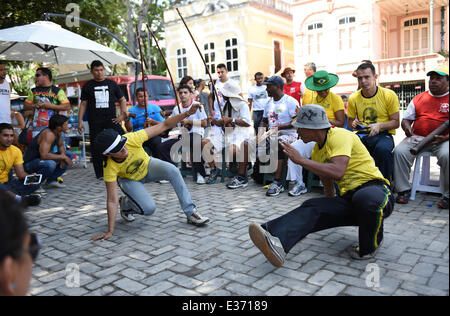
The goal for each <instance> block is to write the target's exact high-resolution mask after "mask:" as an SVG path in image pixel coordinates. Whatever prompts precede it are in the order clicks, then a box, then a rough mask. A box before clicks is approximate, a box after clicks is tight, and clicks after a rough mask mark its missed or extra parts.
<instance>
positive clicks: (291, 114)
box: [263, 76, 300, 196]
mask: <svg viewBox="0 0 450 316" xmlns="http://www.w3.org/2000/svg"><path fill="white" fill-rule="evenodd" d="M263 84H265V85H267V92H268V94H269V97H271V99H270V101H269V103H268V104H267V107H266V108H265V110H264V124H266V126H268V127H269V128H277V129H278V138H279V140H280V141H282V142H286V143H289V144H291V143H293V142H295V141H296V140H297V138H298V135H297V130H296V129H295V128H294V127H293V126H292V122H293V121H294V120H295V119H296V117H297V113H298V110H299V108H300V105H299V103H298V101H297V100H295V99H294V98H293V97H291V96H289V95H287V94H284V92H283V87H284V81H283V79H282V78H281V77H279V76H272V77H270V78H269V79H268V80H267V81H265V82H264V83H263ZM286 159H287V156H286V155H285V154H284V152H283V148H282V147H281V145H280V144H278V165H277V170H276V172H275V177H274V178H275V179H274V181H273V182H272V184H271V185H270V188H269V190H267V192H266V195H267V196H277V195H279V194H280V193H281V192H283V191H284V188H283V184H282V182H281V176H282V172H283V166H284V163H285V160H286Z"/></svg>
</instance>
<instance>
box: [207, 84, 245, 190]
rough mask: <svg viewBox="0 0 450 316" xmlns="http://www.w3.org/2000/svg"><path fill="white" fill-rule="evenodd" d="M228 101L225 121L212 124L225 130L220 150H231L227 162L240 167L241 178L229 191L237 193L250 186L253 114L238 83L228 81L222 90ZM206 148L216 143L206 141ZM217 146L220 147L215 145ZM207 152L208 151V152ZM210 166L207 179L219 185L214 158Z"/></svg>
mask: <svg viewBox="0 0 450 316" xmlns="http://www.w3.org/2000/svg"><path fill="white" fill-rule="evenodd" d="M222 94H223V97H224V100H225V106H224V110H223V111H224V117H222V118H220V119H217V120H213V121H212V122H211V123H212V124H214V125H216V126H219V127H220V128H223V127H225V128H224V129H225V134H224V136H222V138H221V140H220V143H219V144H218V145H219V146H220V148H227V149H229V151H228V150H227V152H226V156H225V159H226V162H232V161H235V162H237V163H238V164H239V168H238V176H236V177H235V178H234V179H233V181H231V182H230V183H228V184H227V187H228V188H229V189H237V188H241V187H247V186H248V178H247V164H248V162H249V144H248V142H249V137H250V124H251V118H250V110H249V107H248V103H247V101H245V100H244V98H243V97H242V95H241V89H240V87H239V85H238V84H237V83H236V82H234V81H228V82H227V83H226V84H225V85H224V86H223V88H222ZM203 143H204V144H203V145H204V146H207V148H211V147H212V146H213V144H214V143H212V142H211V140H209V139H206V140H204V141H203ZM214 146H216V144H214ZM207 148H205V150H206V149H207ZM208 160H211V161H209V164H210V165H211V166H212V167H213V169H212V170H211V174H210V176H209V177H208V179H207V182H206V183H208V184H212V183H215V181H216V179H217V176H218V174H219V172H218V171H217V168H216V164H215V161H214V156H212V157H210V159H208Z"/></svg>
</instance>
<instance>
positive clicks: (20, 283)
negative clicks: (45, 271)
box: [0, 191, 40, 296]
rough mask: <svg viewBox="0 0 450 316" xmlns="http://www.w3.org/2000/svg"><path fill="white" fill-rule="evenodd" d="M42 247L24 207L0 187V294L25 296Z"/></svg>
mask: <svg viewBox="0 0 450 316" xmlns="http://www.w3.org/2000/svg"><path fill="white" fill-rule="evenodd" d="M39 249H40V245H39V239H38V238H37V236H36V234H32V233H30V232H29V231H28V227H27V223H26V221H25V216H24V215H23V209H22V208H21V206H20V204H17V203H14V200H12V199H11V198H10V197H9V196H8V195H7V194H5V193H3V192H1V191H0V296H25V295H26V294H27V292H28V289H29V287H30V281H31V274H32V269H33V262H34V261H36V258H37V256H38V253H39Z"/></svg>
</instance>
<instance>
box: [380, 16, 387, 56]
mask: <svg viewBox="0 0 450 316" xmlns="http://www.w3.org/2000/svg"><path fill="white" fill-rule="evenodd" d="M387 29H388V27H387V22H386V20H383V21H381V32H382V34H381V36H382V50H383V51H382V59H387V58H388V38H387V36H388V35H387V34H388V32H387Z"/></svg>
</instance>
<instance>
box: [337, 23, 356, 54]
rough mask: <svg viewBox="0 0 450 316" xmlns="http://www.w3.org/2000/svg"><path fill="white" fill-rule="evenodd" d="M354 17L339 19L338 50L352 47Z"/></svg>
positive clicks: (354, 28)
mask: <svg viewBox="0 0 450 316" xmlns="http://www.w3.org/2000/svg"><path fill="white" fill-rule="evenodd" d="M355 22H356V18H355V17H354V16H349V17H345V18H341V19H339V27H338V34H339V50H350V49H352V48H353V47H354V45H353V42H354V40H355V31H356V27H355V26H354V23H355Z"/></svg>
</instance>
